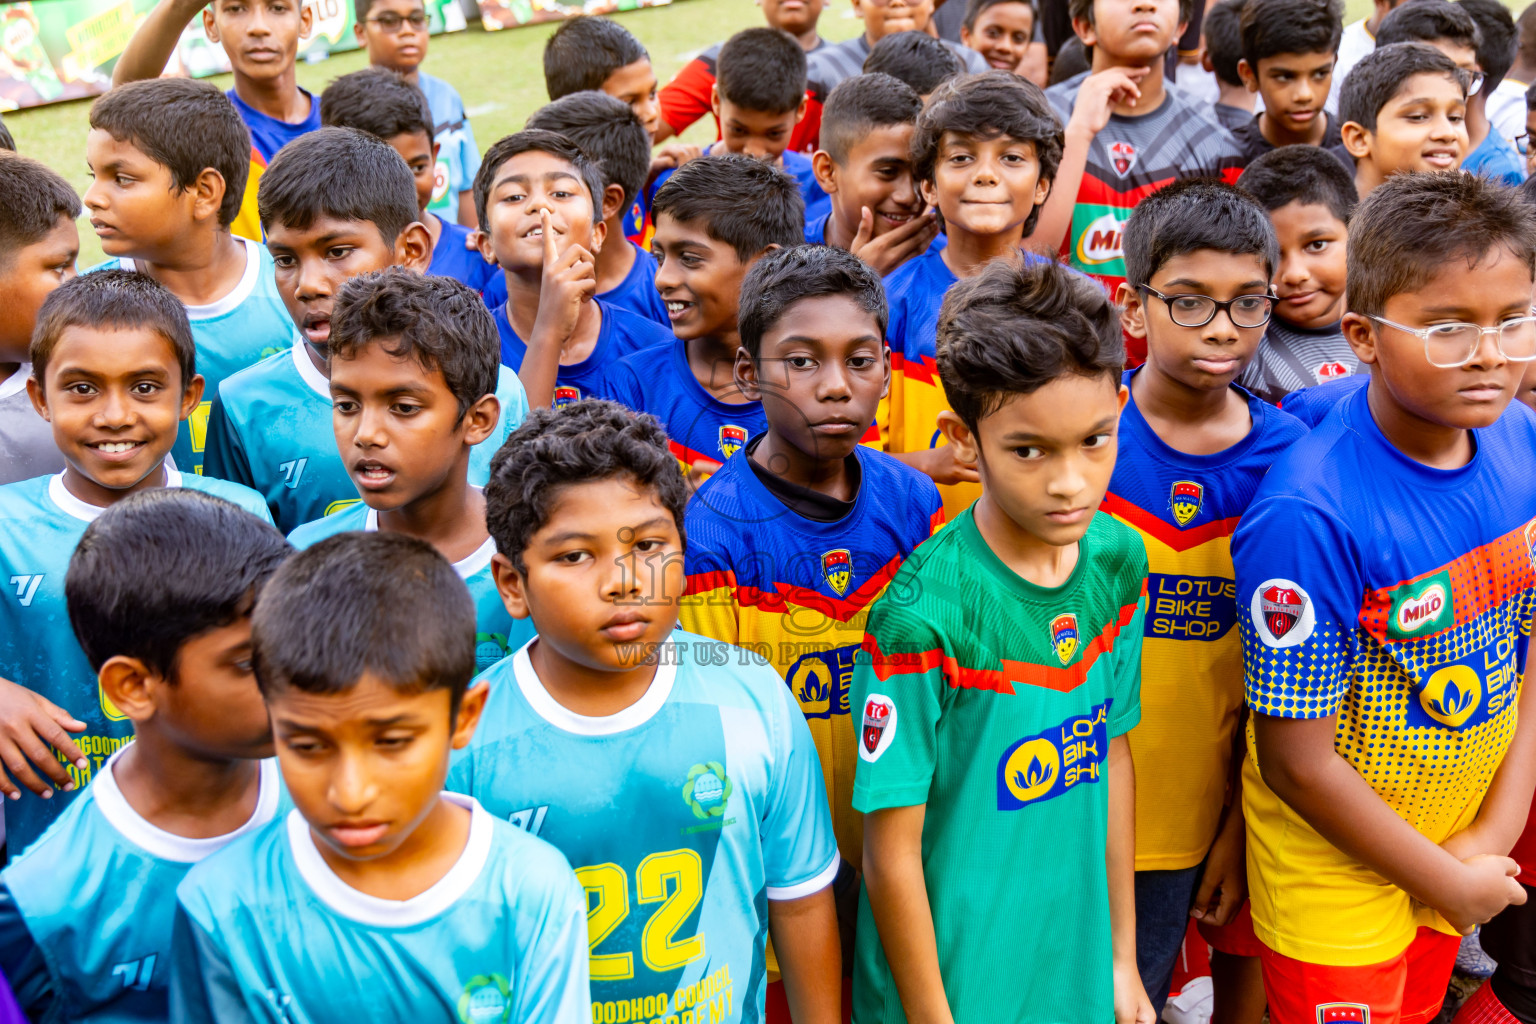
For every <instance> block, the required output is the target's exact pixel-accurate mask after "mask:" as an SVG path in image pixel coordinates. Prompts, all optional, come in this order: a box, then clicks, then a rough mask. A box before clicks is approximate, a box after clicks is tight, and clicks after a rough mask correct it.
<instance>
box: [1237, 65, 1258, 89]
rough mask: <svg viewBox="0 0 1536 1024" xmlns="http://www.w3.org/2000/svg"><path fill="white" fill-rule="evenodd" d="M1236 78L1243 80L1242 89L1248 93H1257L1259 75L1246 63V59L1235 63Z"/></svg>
mask: <svg viewBox="0 0 1536 1024" xmlns="http://www.w3.org/2000/svg"><path fill="white" fill-rule="evenodd" d="M1237 77H1238V78H1241V79H1242V80H1243V88H1245V89H1247V90H1248V91H1249V92H1258V91H1259V73H1258V72H1257V71H1255V70H1254V68H1253V66H1252V65H1251V64H1249V63H1248V58H1246V57H1244V58H1243V59H1241V60H1239V61H1238V62H1237Z"/></svg>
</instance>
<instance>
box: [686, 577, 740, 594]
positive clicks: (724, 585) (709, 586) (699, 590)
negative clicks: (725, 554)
mask: <svg viewBox="0 0 1536 1024" xmlns="http://www.w3.org/2000/svg"><path fill="white" fill-rule="evenodd" d="M735 587H736V574H735V573H733V572H699V573H694V574H693V575H692V576H689V577H688V579H687V581H686V583H685V585H684V588H683V596H684V597H692V596H694V595H695V594H707V593H709V592H710V591H711V590H733V589H735Z"/></svg>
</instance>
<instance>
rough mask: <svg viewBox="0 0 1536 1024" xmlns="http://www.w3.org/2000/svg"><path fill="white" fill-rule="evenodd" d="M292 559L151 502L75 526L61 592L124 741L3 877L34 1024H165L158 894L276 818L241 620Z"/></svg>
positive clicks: (118, 507)
mask: <svg viewBox="0 0 1536 1024" xmlns="http://www.w3.org/2000/svg"><path fill="white" fill-rule="evenodd" d="M290 553H291V549H290V548H289V547H288V545H287V544H285V543H284V542H283V536H282V534H280V533H278V532H277V531H276V530H275V529H273V528H272V526H271V524H269V523H264V522H262V521H261V520H259V519H257V518H256V517H255V516H252V515H251V514H250V513H248V512H243V511H241V510H240V509H238V508H236V507H235V506H234V505H231V504H230V503H228V502H226V501H222V500H220V499H218V498H214V497H212V496H210V495H207V494H201V493H198V492H196V491H189V490H184V489H175V490H173V489H158V490H152V491H146V492H145V493H143V494H137V495H134V496H132V497H129V498H125V499H124V500H122V501H120V502H118V503H117V504H115V505H113V506H112V507H111V508H109V509H107V510H106V511H105V512H103V513H102V514H101V517H100V518H98V519H97V520H96V521H95V522H93V523H91V525H90V526H88V527H86V529H85V533H84V535H83V536H82V537H81V538H80V544H79V546H78V547H77V548H76V549H75V553H74V556H73V557H72V558H71V559H70V566H69V573H68V576H67V577H66V581H65V592H66V596H67V598H68V603H69V618H70V621H71V623H73V625H74V630H75V637H76V638H77V639H78V640H79V642H80V646H81V647H82V648H83V649H84V651H85V655H86V658H87V659H88V660H89V661H90V664H91V666H92V667H93V668H94V669H95V670H96V673H97V678H98V680H99V681H100V685H101V693H102V696H103V698H104V699H105V700H108V701H110V702H111V703H112V706H113V707H115V708H117V709H118V711H120V712H121V713H122V714H123V715H124V716H125V717H126V718H127V719H128V720H129V721H130V722H132V725H133V735H134V742H133V743H129V744H127V745H125V746H123V747H122V748H120V749H119V750H118V751H117V753H115V754H113V755H112V756H111V758H109V759H108V760H107V762H106V764H104V765H102V767H101V768H100V769H99V770H98V771H97V773H96V777H95V780H94V781H93V782H92V784H91V785H90V786H89V787H88V788H87V789H86V790H85V792H84V794H83V795H82V796H81V797H80V798H79V799H78V800H75V801H73V802H72V803H71V804H70V805H69V807H68V808H67V809H66V810H65V811H64V813H63V814H62V815H60V817H59V819H58V821H56V822H54V824H53V825H52V827H50V828H49V830H48V831H47V833H46V834H45V835H44V837H43V838H42V839H41V840H39V841H38V842H36V843H34V844H33V845H32V846H31V847H30V848H29V849H28V850H27V852H26V853H25V854H24V855H22V856H20V857H17V858H15V859H13V860H12V861H11V863H10V865H9V866H8V867H7V868H6V869H5V871H4V872H3V873H0V969H3V970H4V972H5V977H6V979H7V980H8V981H9V982H10V984H11V987H12V989H13V990H15V992H16V994H17V997H18V998H19V999H20V1000H21V1002H22V1004H23V1005H24V1006H25V1008H26V1011H27V1014H28V1016H29V1017H30V1018H31V1019H33V1020H70V1021H117V1022H122V1021H163V1020H165V1019H166V1018H167V1016H168V1015H169V1006H168V1005H167V990H168V979H169V978H170V972H171V961H170V952H171V926H172V922H173V921H174V919H175V904H174V903H173V902H171V901H170V900H167V899H166V898H165V897H166V894H167V893H169V892H170V891H171V890H173V889H175V887H176V886H177V885H178V884H180V882H181V880H182V878H184V877H185V876H186V873H187V871H188V870H189V869H190V868H191V867H192V865H193V864H196V863H197V862H198V861H200V860H202V859H203V858H204V857H207V856H209V855H210V854H213V853H215V852H217V851H218V850H220V849H222V848H223V847H224V846H226V845H227V844H228V843H230V842H231V841H232V840H234V839H237V838H239V837H240V836H241V835H243V834H245V833H246V832H250V831H253V830H255V829H257V828H260V827H261V826H262V825H265V824H266V823H267V822H269V821H271V820H272V819H273V817H275V816H276V814H277V810H278V805H279V798H280V795H281V794H280V789H281V786H280V784H279V782H278V778H277V765H276V764H275V763H274V762H272V761H270V760H265V761H261V760H256V759H257V758H270V757H271V755H272V728H271V726H270V725H269V724H268V722H267V710H266V708H265V706H263V704H262V702H261V692H260V691H259V690H258V689H257V688H256V678H255V676H253V675H252V674H251V654H250V650H251V608H252V606H253V605H254V603H255V599H256V595H257V593H258V592H259V591H260V589H261V586H262V584H263V583H264V582H265V581H266V579H267V577H268V576H270V575H271V574H272V573H273V571H274V570H276V568H277V566H278V564H279V563H280V562H282V560H283V559H285V558H287V557H288V555H289V554H290Z"/></svg>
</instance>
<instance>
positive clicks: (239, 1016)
mask: <svg viewBox="0 0 1536 1024" xmlns="http://www.w3.org/2000/svg"><path fill="white" fill-rule="evenodd" d="M474 614H475V613H474V606H473V604H472V603H471V601H470V599H469V593H468V592H467V591H466V590H465V589H464V584H463V583H462V582H461V581H460V580H459V577H458V576H457V575H456V574H455V573H454V571H453V569H452V567H450V566H449V564H448V563H447V562H446V561H445V560H444V559H443V557H442V556H441V555H440V554H438V553H437V552H436V551H435V550H434V549H433V548H432V547H431V546H430V545H428V544H427V543H425V542H424V541H420V540H417V539H415V538H412V537H403V536H399V535H395V534H386V533H371V534H363V533H347V534H343V535H341V536H338V537H330V538H327V539H326V540H323V541H321V542H320V543H319V544H316V545H315V546H314V547H312V548H309V549H308V550H306V551H302V552H300V553H299V554H297V555H295V556H293V558H292V559H290V560H289V561H288V562H287V563H286V564H284V565H283V567H282V568H281V569H279V570H278V571H277V573H276V574H275V575H274V576H273V577H272V580H271V581H270V582H269V583H268V584H267V586H266V588H265V589H264V590H263V592H262V595H261V601H260V602H259V603H258V604H257V607H256V613H255V617H254V620H253V623H252V642H253V650H254V659H255V663H256V677H257V681H258V682H259V683H260V685H261V690H262V694H263V695H264V696H265V697H266V701H267V709H268V711H269V713H270V716H271V720H272V730H273V736H274V740H275V742H276V745H277V757H278V762H279V764H280V766H281V768H282V774H283V783H284V785H285V786H286V787H287V790H288V793H289V794H290V796H291V797H292V799H293V803H294V807H295V810H293V811H292V812H291V813H289V814H287V815H286V816H285V817H284V818H282V819H280V820H278V821H275V822H273V823H272V824H271V825H270V826H268V827H267V828H264V829H262V830H261V831H259V832H256V833H254V834H252V835H249V836H246V837H244V838H243V839H241V840H239V841H237V842H235V843H231V844H230V845H229V846H228V847H226V848H225V849H224V850H222V851H221V852H220V853H219V854H218V855H216V856H213V857H210V858H208V859H207V860H205V861H204V862H202V863H201V864H199V865H198V866H197V867H195V868H193V869H192V871H191V872H190V873H188V875H187V877H186V879H185V881H183V882H182V883H181V886H180V887H179V888H178V889H177V899H178V901H179V903H180V910H179V913H178V915H177V919H176V934H175V939H174V942H173V945H172V952H171V957H172V968H171V970H172V975H171V1020H173V1021H177V1022H185V1024H201V1022H204V1021H218V1022H220V1024H229V1022H234V1021H252V1022H254V1021H295V1022H297V1021H316V1022H318V1021H341V1020H360V1021H421V1022H426V1021H453V1020H462V1021H468V1022H475V1021H501V1022H507V1024H524V1022H526V1024H588V1022H589V1021H590V1020H591V1018H590V1017H589V1016H588V1012H587V929H586V901H585V900H584V899H583V897H582V892H581V887H580V886H579V885H578V884H577V882H576V879H575V878H574V877H573V876H572V874H571V869H570V865H569V864H568V863H567V862H566V859H565V857H563V856H562V855H561V854H560V851H558V850H556V849H555V848H553V847H552V846H550V845H549V844H548V843H545V842H544V841H542V840H540V839H536V838H534V837H533V836H531V835H529V834H528V833H527V832H526V831H523V830H522V829H519V828H517V827H516V826H514V825H512V824H509V823H508V822H506V821H504V820H498V818H497V816H493V815H492V814H491V813H489V812H487V811H486V809H484V808H482V807H481V806H480V805H479V804H478V803H476V802H475V801H474V800H472V799H469V798H467V797H462V796H457V795H455V794H450V793H444V792H443V791H442V784H443V777H444V775H445V774H446V773H447V771H448V757H449V753H450V750H451V749H455V748H462V747H463V746H464V745H465V744H466V743H468V742H469V738H470V735H471V734H472V733H473V732H474V731H475V724H476V722H477V721H478V719H479V717H480V712H481V710H482V708H483V707H484V703H485V691H484V690H483V689H482V690H476V691H474V692H472V693H469V694H467V695H466V693H465V689H466V687H467V686H468V685H469V681H470V678H471V677H472V676H473V675H474V672H475V643H474V633H475V627H474Z"/></svg>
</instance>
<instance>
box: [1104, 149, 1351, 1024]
mask: <svg viewBox="0 0 1536 1024" xmlns="http://www.w3.org/2000/svg"><path fill="white" fill-rule="evenodd" d="M1340 173H1341V174H1342V173H1343V171H1342V169H1341V170H1340ZM1124 250H1125V268H1126V274H1127V279H1126V282H1125V283H1124V284H1122V285H1121V286H1120V292H1119V295H1118V297H1117V299H1118V301H1119V303H1120V304H1121V306H1122V307H1123V308H1124V313H1123V316H1122V325H1123V327H1124V329H1125V332H1126V334H1127V335H1129V336H1130V337H1131V338H1132V339H1135V340H1139V341H1143V342H1144V343H1145V345H1146V350H1147V361H1146V363H1145V364H1143V365H1142V366H1140V367H1138V368H1136V369H1134V370H1130V371H1128V372H1127V373H1126V374H1125V383H1126V386H1127V387H1128V389H1129V391H1130V398H1129V400H1128V401H1127V402H1126V405H1125V409H1124V411H1123V412H1122V413H1121V415H1120V455H1119V458H1118V460H1117V461H1116V463H1115V472H1114V476H1113V477H1112V478H1111V480H1110V484H1109V493H1108V494H1107V495H1105V497H1104V504H1103V506H1102V507H1103V509H1104V511H1105V512H1108V513H1109V514H1110V515H1112V516H1114V517H1115V518H1116V519H1119V520H1120V521H1121V522H1122V523H1124V524H1126V525H1127V526H1129V527H1131V528H1132V529H1133V530H1135V531H1136V532H1137V534H1138V535H1140V537H1141V539H1142V542H1143V543H1144V544H1145V545H1146V549H1147V564H1148V567H1149V569H1150V573H1149V575H1148V577H1147V601H1148V604H1147V615H1146V619H1145V624H1144V627H1143V630H1142V637H1141V641H1142V654H1141V658H1142V672H1141V701H1142V715H1141V723H1140V724H1139V725H1137V726H1136V728H1135V729H1133V730H1131V732H1130V749H1131V761H1132V763H1133V764H1134V766H1135V769H1136V782H1137V785H1136V960H1137V967H1138V969H1139V970H1140V973H1141V981H1142V984H1143V985H1144V986H1145V987H1146V990H1147V996H1148V997H1149V998H1150V999H1151V1000H1152V1006H1153V1009H1154V1010H1155V1011H1156V1012H1157V1013H1159V1014H1161V1012H1162V1008H1163V1004H1164V1002H1165V1001H1166V999H1167V997H1168V988H1169V983H1170V981H1171V979H1172V974H1173V968H1174V963H1175V961H1176V960H1177V958H1178V955H1179V950H1180V947H1181V946H1182V945H1183V942H1184V935H1185V932H1186V931H1187V929H1188V927H1189V919H1190V917H1191V915H1193V916H1194V917H1195V918H1196V919H1197V920H1199V921H1201V922H1202V923H1204V924H1207V925H1212V926H1218V927H1224V926H1229V925H1230V924H1231V922H1232V921H1233V920H1234V918H1235V917H1236V916H1237V914H1238V911H1239V910H1240V909H1241V907H1242V905H1243V900H1244V897H1245V896H1246V893H1247V884H1246V870H1245V865H1244V828H1243V816H1242V809H1241V804H1240V803H1239V802H1238V801H1236V800H1234V799H1229V794H1231V793H1236V792H1237V791H1238V790H1237V787H1238V780H1237V779H1236V772H1235V769H1234V760H1235V759H1234V758H1233V756H1232V751H1233V743H1234V739H1235V738H1236V736H1237V733H1238V726H1239V725H1240V723H1241V721H1242V710H1243V664H1242V646H1241V643H1240V641H1239V638H1238V633H1237V630H1236V629H1235V628H1234V627H1235V624H1236V620H1237V617H1238V614H1239V609H1238V606H1237V600H1236V593H1237V591H1236V587H1235V584H1234V582H1233V570H1232V556H1231V553H1230V549H1231V538H1232V531H1233V529H1234V528H1235V527H1236V526H1237V523H1238V519H1239V517H1240V516H1242V515H1243V513H1244V511H1245V509H1246V508H1247V505H1248V502H1249V500H1250V499H1251V498H1252V497H1253V492H1254V490H1255V488H1256V487H1257V486H1258V483H1259V481H1260V480H1262V479H1263V477H1264V474H1265V473H1266V472H1268V471H1269V467H1270V465H1271V464H1273V463H1274V461H1275V460H1276V459H1277V458H1278V457H1279V456H1280V455H1281V454H1282V453H1283V452H1285V450H1286V449H1287V448H1289V447H1290V446H1291V444H1293V443H1294V442H1295V441H1296V440H1297V439H1298V438H1300V437H1301V436H1302V435H1303V434H1305V433H1306V428H1305V427H1304V426H1303V425H1302V424H1301V423H1300V422H1299V421H1297V420H1295V419H1294V418H1292V417H1291V416H1289V415H1287V414H1286V413H1283V412H1281V411H1280V410H1279V409H1276V408H1274V407H1273V406H1271V405H1269V404H1268V403H1267V402H1264V401H1263V400H1261V399H1260V398H1258V397H1257V396H1255V395H1253V394H1250V393H1249V392H1248V391H1245V390H1244V389H1242V388H1241V387H1238V386H1237V384H1236V383H1235V382H1236V380H1237V378H1238V377H1239V376H1240V375H1241V374H1242V373H1243V371H1244V370H1245V369H1246V368H1247V366H1248V365H1249V363H1250V361H1251V360H1252V359H1253V357H1254V353H1255V352H1256V351H1257V349H1258V347H1259V343H1260V341H1261V339H1263V337H1264V332H1265V327H1266V325H1267V324H1268V323H1269V320H1270V317H1271V315H1272V314H1273V312H1274V305H1275V298H1274V296H1273V294H1272V293H1271V291H1270V282H1271V280H1272V278H1273V277H1274V273H1275V268H1276V266H1277V264H1278V263H1279V259H1280V252H1279V246H1278V244H1277V242H1276V238H1275V230H1274V227H1273V226H1272V225H1271V223H1270V219H1269V214H1268V212H1267V211H1266V210H1265V208H1264V206H1263V205H1262V204H1261V203H1260V202H1259V201H1258V200H1256V199H1254V198H1252V197H1251V196H1249V195H1248V194H1247V193H1245V192H1240V191H1238V190H1237V189H1235V188H1233V187H1232V186H1230V185H1223V184H1219V183H1216V182H1212V181H1188V182H1178V183H1175V184H1172V185H1169V186H1168V187H1166V188H1164V189H1161V190H1159V191H1157V192H1154V193H1153V194H1152V195H1150V196H1148V197H1147V198H1146V199H1143V200H1142V201H1141V203H1140V204H1138V205H1137V207H1136V208H1135V210H1133V211H1132V212H1131V216H1130V219H1129V220H1128V221H1127V222H1126V225H1125V238H1124ZM1213 941H1214V937H1213ZM1217 948H1218V950H1221V949H1223V948H1230V949H1233V950H1241V948H1242V947H1241V945H1233V944H1229V943H1221V942H1218V943H1217ZM1227 995H1228V993H1222V992H1218V993H1217V999H1218V1000H1220V999H1222V998H1223V997H1224V996H1227Z"/></svg>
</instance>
